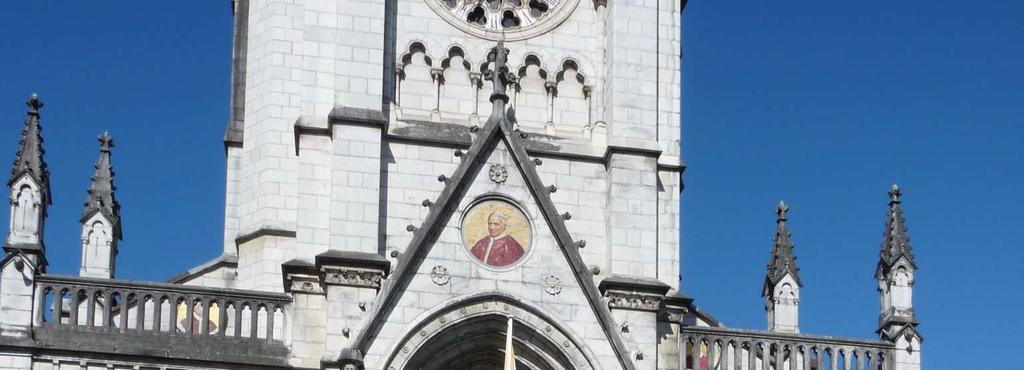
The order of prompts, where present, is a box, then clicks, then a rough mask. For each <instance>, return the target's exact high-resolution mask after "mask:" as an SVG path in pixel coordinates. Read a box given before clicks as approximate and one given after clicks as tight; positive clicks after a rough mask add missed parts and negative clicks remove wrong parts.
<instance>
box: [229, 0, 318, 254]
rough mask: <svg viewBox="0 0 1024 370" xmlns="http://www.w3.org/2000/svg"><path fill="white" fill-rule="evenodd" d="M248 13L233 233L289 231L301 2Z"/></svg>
mask: <svg viewBox="0 0 1024 370" xmlns="http://www.w3.org/2000/svg"><path fill="white" fill-rule="evenodd" d="M249 9H250V18H249V31H248V35H249V43H248V50H247V66H246V67H247V69H246V87H245V88H246V103H245V104H246V109H245V143H244V145H243V162H242V171H241V172H242V179H241V182H242V186H241V189H240V190H241V192H240V196H239V217H240V227H239V229H240V231H239V232H240V233H241V234H247V233H251V232H254V231H256V230H260V229H275V230H291V231H294V230H295V222H296V211H295V206H296V184H295V179H296V177H297V176H296V175H297V174H296V171H297V167H298V166H297V165H296V160H295V152H294V150H295V149H294V141H295V139H294V128H293V127H294V124H295V122H296V121H297V120H298V118H299V116H300V112H301V106H302V96H303V92H302V86H301V76H302V56H301V50H302V45H303V36H302V35H303V33H302V30H303V27H304V19H305V18H304V10H303V9H304V8H303V5H302V1H298V2H292V1H280V0H253V1H252V2H251V4H250V7H249Z"/></svg>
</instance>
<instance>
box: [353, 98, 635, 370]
mask: <svg viewBox="0 0 1024 370" xmlns="http://www.w3.org/2000/svg"><path fill="white" fill-rule="evenodd" d="M492 102H494V96H493V95H492ZM495 106H496V109H494V111H493V112H492V116H491V117H490V118H489V119H488V121H487V123H486V124H485V125H484V127H483V128H482V129H481V130H480V132H479V133H478V137H477V138H476V140H474V141H473V143H472V144H471V145H470V147H469V151H468V152H467V153H466V154H465V155H464V156H463V157H462V158H463V159H462V162H461V163H460V164H459V166H458V167H457V168H456V170H455V173H454V174H453V175H452V176H451V180H449V182H448V183H447V185H446V186H445V188H444V189H443V190H442V191H441V195H440V196H439V197H438V198H437V200H436V201H435V202H434V203H433V204H434V205H433V206H431V207H430V211H429V213H428V214H427V218H426V219H425V220H424V221H423V223H422V226H421V228H420V229H414V231H415V234H414V236H413V239H412V241H410V243H409V247H408V248H407V249H406V251H405V253H402V254H401V255H400V256H399V258H398V263H397V264H396V266H395V269H394V275H393V276H391V277H390V278H389V279H387V280H385V282H384V284H383V286H382V287H381V292H380V294H378V295H377V304H375V305H373V308H372V311H371V312H370V314H369V315H368V316H367V319H366V321H364V322H365V326H364V327H363V328H362V330H360V331H359V334H358V336H357V337H356V338H355V340H354V341H353V348H352V349H353V350H354V351H356V352H357V353H358V354H363V353H366V350H367V349H369V346H370V344H371V343H372V341H373V339H374V338H375V337H376V333H377V332H378V331H379V330H380V329H381V327H382V326H383V323H384V320H383V317H384V316H386V315H388V314H389V313H390V312H391V310H392V309H394V305H396V304H397V302H398V298H399V297H400V294H401V292H402V291H404V287H405V286H406V285H407V284H408V283H409V281H411V279H412V277H413V276H415V274H416V268H417V266H418V265H419V264H420V263H421V262H422V260H423V258H425V257H426V255H427V253H428V252H429V250H430V248H431V247H432V246H433V245H434V242H435V241H436V240H437V238H438V237H439V236H440V234H441V231H442V229H443V228H444V226H445V223H446V221H447V220H449V219H450V217H451V216H452V214H453V213H454V212H455V211H456V210H457V208H458V205H459V201H460V200H461V199H463V198H464V197H465V194H466V191H467V190H469V187H470V185H471V184H472V182H473V180H474V179H475V177H476V176H475V175H476V174H477V173H478V171H479V170H480V168H481V167H482V166H483V165H484V164H485V162H486V161H487V159H488V158H489V157H490V154H491V153H492V152H493V151H494V149H495V147H497V145H498V144H499V143H500V142H504V143H505V144H506V145H507V146H508V148H509V151H510V152H511V154H512V159H513V162H514V163H515V165H516V167H517V168H518V169H519V172H520V173H521V174H522V175H523V178H524V179H525V180H526V184H527V187H528V189H529V190H530V193H531V194H532V195H533V197H534V199H535V200H536V202H537V206H538V207H539V208H540V211H541V215H543V216H544V220H545V221H546V223H547V225H548V227H549V228H550V229H551V231H552V233H553V234H554V236H555V240H556V241H557V242H558V245H559V247H560V249H561V250H562V253H563V254H564V255H565V257H566V259H567V260H568V261H569V265H570V268H571V269H572V270H573V273H574V275H575V276H576V280H577V283H578V284H579V285H580V287H581V289H583V292H584V295H585V296H586V297H587V301H588V302H589V303H590V306H591V309H592V310H593V311H594V313H595V314H596V315H597V318H598V323H599V325H600V326H601V328H602V329H603V330H604V332H605V335H606V336H607V337H608V340H609V342H610V344H611V347H612V349H613V350H614V351H615V352H616V356H617V358H618V359H619V363H620V365H621V366H622V367H623V368H625V369H629V370H632V369H634V368H635V366H634V364H633V363H632V362H631V361H630V356H629V354H630V351H629V349H628V348H627V347H626V345H625V342H624V341H623V340H622V337H621V336H620V335H619V333H618V331H617V328H616V326H615V320H614V319H613V318H612V315H611V311H610V310H609V308H608V306H607V304H606V303H605V301H604V299H603V298H602V297H601V294H600V292H599V290H598V287H597V285H596V284H594V279H593V276H592V273H591V272H590V269H589V268H587V266H586V264H584V262H583V258H582V257H581V256H580V253H579V249H578V246H577V244H576V242H575V241H574V240H573V238H572V236H571V235H570V234H569V231H568V229H566V227H565V223H564V220H563V219H562V216H561V215H560V214H558V211H557V210H556V209H555V206H554V203H552V201H551V198H550V194H549V192H550V190H549V189H548V188H547V187H545V186H544V185H543V182H542V181H541V179H540V176H539V175H538V174H537V172H536V169H534V166H536V164H534V163H533V161H531V160H530V157H529V154H528V153H527V152H526V149H525V148H524V145H523V141H525V138H523V135H521V133H520V132H513V131H512V129H511V126H512V125H511V123H510V122H508V119H507V118H506V117H505V114H504V113H505V112H504V109H502V108H504V104H499V103H498V102H495Z"/></svg>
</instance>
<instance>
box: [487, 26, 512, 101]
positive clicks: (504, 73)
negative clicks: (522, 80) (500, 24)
mask: <svg viewBox="0 0 1024 370" xmlns="http://www.w3.org/2000/svg"><path fill="white" fill-rule="evenodd" d="M508 52H509V50H508V49H506V48H505V41H503V40H499V41H498V45H497V46H495V47H494V48H492V49H491V51H490V52H488V53H487V61H488V62H493V63H494V69H493V70H491V71H488V72H487V75H486V76H484V78H485V79H487V80H488V81H491V83H492V84H493V85H494V92H493V93H491V102H492V103H493V102H494V101H495V100H501V101H502V104H504V103H508V95H507V94H506V93H505V89H506V86H507V85H508V84H509V83H510V82H512V81H514V80H515V75H513V74H512V73H511V72H509V70H508V65H506V63H507V58H508Z"/></svg>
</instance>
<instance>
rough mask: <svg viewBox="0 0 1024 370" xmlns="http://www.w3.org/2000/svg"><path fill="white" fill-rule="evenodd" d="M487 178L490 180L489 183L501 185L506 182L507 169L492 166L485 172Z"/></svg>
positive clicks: (497, 165) (495, 165)
mask: <svg viewBox="0 0 1024 370" xmlns="http://www.w3.org/2000/svg"><path fill="white" fill-rule="evenodd" d="M487 176H489V177H490V178H491V181H494V182H495V183H498V184H501V183H503V182H505V180H508V169H507V168H505V166H502V165H500V164H492V165H491V169H490V170H489V171H487Z"/></svg>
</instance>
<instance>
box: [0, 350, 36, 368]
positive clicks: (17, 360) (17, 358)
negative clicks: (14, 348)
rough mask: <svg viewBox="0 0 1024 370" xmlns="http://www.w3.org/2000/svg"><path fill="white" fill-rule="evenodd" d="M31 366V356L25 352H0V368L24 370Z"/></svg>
mask: <svg viewBox="0 0 1024 370" xmlns="http://www.w3.org/2000/svg"><path fill="white" fill-rule="evenodd" d="M31 367H32V356H31V355H29V354H27V353H16V352H0V369H3V370H25V369H29V368H31Z"/></svg>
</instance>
